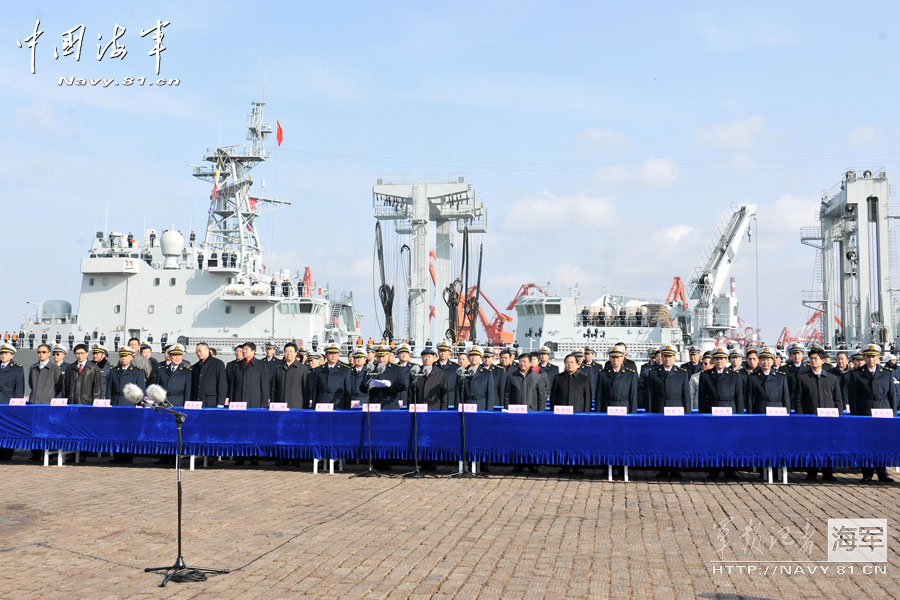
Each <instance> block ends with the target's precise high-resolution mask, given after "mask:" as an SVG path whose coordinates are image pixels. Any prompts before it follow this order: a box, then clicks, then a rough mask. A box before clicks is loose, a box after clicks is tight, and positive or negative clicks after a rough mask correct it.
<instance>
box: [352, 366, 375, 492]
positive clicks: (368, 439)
mask: <svg viewBox="0 0 900 600" xmlns="http://www.w3.org/2000/svg"><path fill="white" fill-rule="evenodd" d="M367 377H368V378H369V380H371V379H372V378H373V377H375V372H374V371H370V372H369V373H368V374H367ZM366 400H367V401H368V402H366V404H371V403H372V402H371V400H372V389H371V388H369V391H367V392H366ZM366 453H367V454H368V455H369V468H368V470H366V471H363V472H362V473H355V474H353V475H351V476H350V479H353V478H355V477H381V473H379V472H378V471H376V470H375V467H373V466H372V411H370V410H369V407H368V406H367V407H366Z"/></svg>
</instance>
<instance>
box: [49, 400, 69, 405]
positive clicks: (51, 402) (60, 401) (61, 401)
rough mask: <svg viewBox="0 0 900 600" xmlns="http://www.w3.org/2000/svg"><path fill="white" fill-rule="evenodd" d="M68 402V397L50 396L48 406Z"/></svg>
mask: <svg viewBox="0 0 900 600" xmlns="http://www.w3.org/2000/svg"><path fill="white" fill-rule="evenodd" d="M67 404H69V399H68V398H50V406H66V405H67Z"/></svg>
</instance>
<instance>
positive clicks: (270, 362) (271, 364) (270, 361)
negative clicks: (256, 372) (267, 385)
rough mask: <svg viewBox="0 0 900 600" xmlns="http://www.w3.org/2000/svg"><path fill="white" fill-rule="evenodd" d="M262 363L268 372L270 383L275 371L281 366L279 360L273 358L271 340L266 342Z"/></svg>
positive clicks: (273, 343)
mask: <svg viewBox="0 0 900 600" xmlns="http://www.w3.org/2000/svg"><path fill="white" fill-rule="evenodd" d="M262 361H263V363H265V365H266V368H267V369H268V370H269V381H271V380H272V377H274V376H275V369H277V368H278V366H279V365H280V364H281V360H279V359H277V358H275V342H273V341H272V340H269V341H268V342H266V357H265V358H264V359H262Z"/></svg>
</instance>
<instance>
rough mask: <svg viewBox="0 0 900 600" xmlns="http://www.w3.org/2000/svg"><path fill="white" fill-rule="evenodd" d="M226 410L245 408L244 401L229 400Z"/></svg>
mask: <svg viewBox="0 0 900 600" xmlns="http://www.w3.org/2000/svg"><path fill="white" fill-rule="evenodd" d="M228 410H247V403H246V402H229V403H228Z"/></svg>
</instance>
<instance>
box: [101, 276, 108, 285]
mask: <svg viewBox="0 0 900 600" xmlns="http://www.w3.org/2000/svg"><path fill="white" fill-rule="evenodd" d="M100 283H101V284H102V285H109V277H104V278H103V279H101V280H100Z"/></svg>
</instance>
